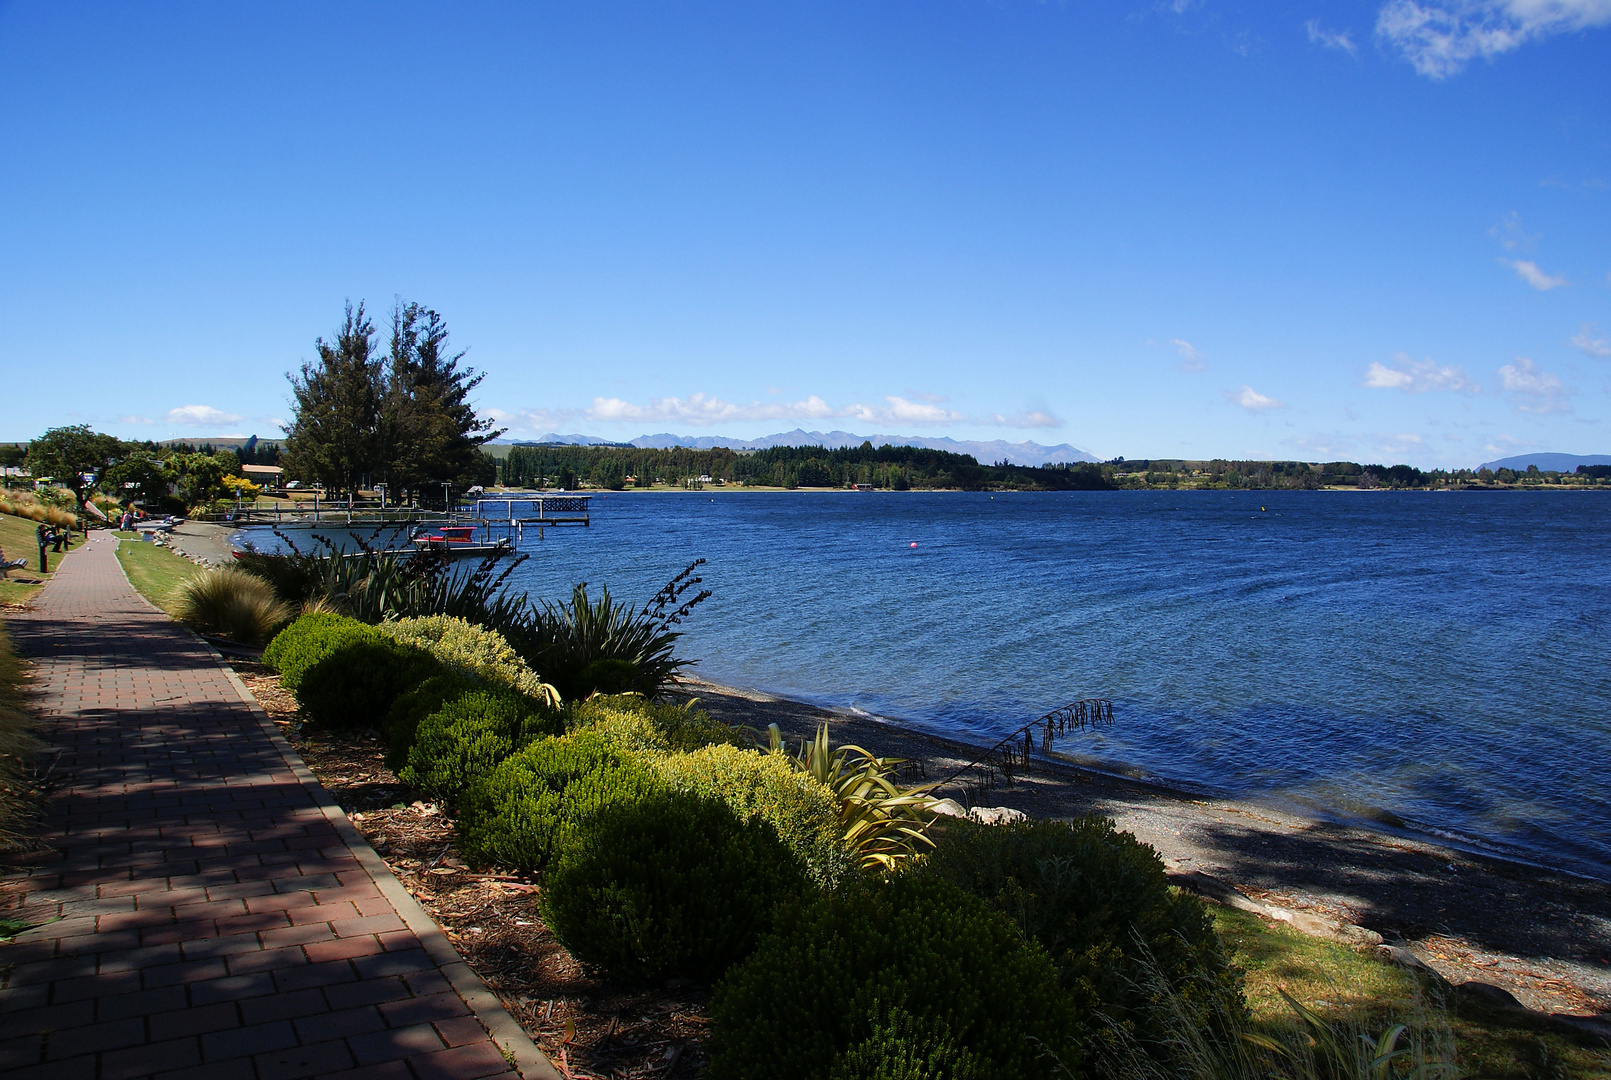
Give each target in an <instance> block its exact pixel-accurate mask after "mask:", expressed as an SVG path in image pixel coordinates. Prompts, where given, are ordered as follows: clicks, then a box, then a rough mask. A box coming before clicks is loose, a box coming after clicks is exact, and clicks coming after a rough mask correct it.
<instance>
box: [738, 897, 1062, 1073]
mask: <svg viewBox="0 0 1611 1080" xmlns="http://www.w3.org/2000/svg"><path fill="white" fill-rule="evenodd" d="M1076 1017H1077V1014H1076V1012H1075V1009H1074V1005H1073V1002H1072V1001H1071V1000H1070V999H1069V997H1068V994H1067V993H1066V992H1065V991H1063V990H1062V989H1061V988H1060V987H1059V986H1058V985H1057V973H1056V971H1055V969H1054V968H1053V967H1052V963H1051V960H1050V958H1049V957H1047V956H1046V953H1045V951H1044V950H1043V949H1041V947H1040V946H1039V945H1037V944H1035V943H1034V942H1032V941H1031V942H1026V941H1025V940H1024V939H1023V937H1022V936H1020V935H1019V933H1018V931H1017V929H1016V928H1015V927H1014V926H1013V925H1012V923H1011V921H1009V920H1008V919H1007V918H1005V917H1004V916H1002V915H1001V914H1000V913H999V912H996V911H992V910H990V908H989V907H987V906H986V905H985V903H984V902H983V901H982V900H980V899H978V898H977V897H975V896H971V895H969V894H968V893H965V892H963V891H962V890H961V889H959V888H957V887H956V886H954V885H952V884H950V883H949V882H946V881H942V880H939V879H937V878H933V877H923V876H918V875H915V874H910V873H905V874H895V875H891V876H889V877H885V878H872V879H867V880H865V881H863V882H858V883H857V884H855V885H853V886H851V887H847V888H844V889H839V890H837V891H835V892H832V893H829V894H827V895H825V896H823V897H821V898H819V899H817V900H815V901H814V902H812V903H810V904H807V905H804V906H803V907H800V908H796V909H793V910H791V911H790V912H788V914H786V915H785V916H783V917H782V918H780V919H779V921H778V925H777V927H776V928H775V929H774V931H773V933H772V934H771V935H770V936H768V937H767V938H765V939H764V940H763V941H762V942H761V944H760V946H759V947H758V948H757V949H756V950H755V954H754V955H753V956H751V957H750V958H749V959H748V960H746V961H744V962H743V963H742V964H739V965H738V966H736V967H734V968H733V969H732V970H731V971H729V972H728V973H727V976H726V977H725V978H724V979H723V980H722V981H721V982H720V983H718V984H717V986H716V992H715V995H714V997H713V999H712V1001H711V1032H710V1049H711V1063H710V1072H709V1076H710V1077H711V1080H748V1078H750V1077H758V1076H765V1077H769V1078H775V1080H807V1078H809V1080H826V1078H828V1077H836V1078H837V1077H844V1078H846V1080H848V1078H850V1077H856V1078H858V1080H859V1078H863V1077H869V1078H870V1077H878V1076H881V1075H889V1076H898V1077H901V1078H902V1080H906V1078H908V1077H922V1076H925V1075H933V1076H935V1077H943V1076H949V1077H958V1078H960V1077H967V1078H969V1080H1021V1078H1031V1077H1051V1076H1053V1075H1056V1070H1057V1066H1056V1062H1055V1061H1054V1060H1053V1058H1052V1057H1051V1056H1050V1055H1055V1056H1056V1058H1057V1059H1060V1060H1061V1062H1062V1064H1063V1065H1065V1066H1068V1067H1073V1066H1075V1065H1076V1064H1077V1061H1078V1058H1079V1044H1080V1040H1081V1036H1082V1035H1083V1028H1082V1026H1081V1025H1080V1023H1079V1022H1078V1020H1077V1018H1076ZM1043 1051H1049V1052H1050V1054H1049V1055H1047V1054H1043ZM947 1054H949V1055H953V1060H955V1062H956V1063H957V1065H959V1066H961V1067H962V1068H959V1069H957V1070H956V1071H953V1072H950V1073H947V1072H945V1071H944V1069H945V1068H946V1066H945V1065H944V1064H943V1063H942V1061H943V1058H944V1057H945V1055H947ZM903 1057H904V1058H905V1060H906V1063H907V1066H908V1067H907V1068H906V1069H905V1071H886V1072H883V1073H881V1072H880V1071H879V1070H880V1068H881V1067H886V1066H888V1067H893V1066H896V1065H898V1064H900V1062H901V1059H902V1058H903ZM914 1063H923V1064H914ZM924 1064H926V1065H927V1066H928V1072H927V1073H925V1072H924V1071H923V1065H924Z"/></svg>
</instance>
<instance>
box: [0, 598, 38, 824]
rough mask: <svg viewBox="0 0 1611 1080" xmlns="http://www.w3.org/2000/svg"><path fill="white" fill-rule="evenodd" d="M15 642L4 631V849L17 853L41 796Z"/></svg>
mask: <svg viewBox="0 0 1611 1080" xmlns="http://www.w3.org/2000/svg"><path fill="white" fill-rule="evenodd" d="M25 674H26V673H25V671H24V669H23V663H22V660H21V658H19V657H18V656H17V652H16V649H15V648H13V647H12V644H11V638H10V637H9V636H7V634H6V632H5V630H4V628H0V849H3V850H15V849H16V848H19V847H22V846H24V845H25V844H26V843H27V840H28V827H29V825H30V824H31V823H32V821H33V814H34V806H35V803H36V801H37V798H38V793H37V791H36V789H35V786H34V783H33V776H34V767H33V766H34V757H35V755H37V754H38V752H39V740H38V739H36V738H34V733H33V727H34V720H33V716H32V715H31V714H30V713H29V712H28V709H27V708H26V703H25V702H24V700H23V678H24V676H25Z"/></svg>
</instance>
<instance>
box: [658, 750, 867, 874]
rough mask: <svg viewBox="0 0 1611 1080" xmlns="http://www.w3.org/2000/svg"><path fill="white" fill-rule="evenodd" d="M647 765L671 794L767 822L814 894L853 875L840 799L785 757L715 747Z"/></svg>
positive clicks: (663, 757) (662, 756)
mask: <svg viewBox="0 0 1611 1080" xmlns="http://www.w3.org/2000/svg"><path fill="white" fill-rule="evenodd" d="M650 761H651V762H652V764H653V765H654V767H655V769H656V770H657V771H658V772H659V773H660V775H661V776H662V777H663V778H664V779H665V781H666V783H667V784H668V785H669V786H670V787H672V788H673V789H675V790H677V791H684V792H688V793H689V794H693V795H703V796H706V797H708V798H716V799H721V800H722V801H723V802H725V803H726V804H727V805H728V806H730V807H732V809H733V812H734V813H736V814H737V815H738V816H739V817H740V818H744V819H749V818H759V819H761V820H762V821H765V822H766V823H767V824H768V825H770V826H771V827H772V828H773V829H774V830H775V831H776V832H777V834H778V838H779V839H781V840H782V841H783V843H784V844H785V845H787V846H788V848H789V850H790V851H792V852H794V854H795V857H796V858H798V859H799V860H800V862H801V864H802V865H804V867H805V868H806V873H807V874H808V875H809V876H810V878H811V881H812V883H813V884H814V885H816V886H817V887H818V888H820V889H830V888H833V887H834V886H836V885H837V884H838V883H840V882H841V881H843V880H844V879H845V878H846V877H848V876H849V875H850V874H851V873H852V871H854V870H855V867H856V864H855V859H854V858H853V857H852V856H851V853H850V849H849V848H848V847H847V846H846V845H845V843H844V842H843V840H842V838H841V837H842V834H843V828H842V827H841V826H840V824H839V801H838V799H836V798H835V797H834V794H833V792H831V791H829V790H828V788H827V787H826V786H825V785H823V784H821V783H819V782H818V781H816V780H814V779H812V778H811V777H810V776H808V775H806V774H805V773H803V772H801V771H800V770H799V769H797V768H795V767H794V765H793V763H792V762H791V761H790V760H789V759H788V758H786V757H784V756H783V755H781V754H762V753H759V752H757V751H755V750H740V749H739V748H738V747H736V746H728V745H723V744H718V745H714V746H706V747H701V748H700V749H698V750H695V751H693V752H691V753H687V754H665V755H660V756H657V757H652V758H651V759H650Z"/></svg>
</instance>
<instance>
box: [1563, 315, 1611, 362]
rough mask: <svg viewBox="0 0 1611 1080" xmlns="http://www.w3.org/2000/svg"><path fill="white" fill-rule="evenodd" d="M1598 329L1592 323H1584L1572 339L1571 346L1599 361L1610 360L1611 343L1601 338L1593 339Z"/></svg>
mask: <svg viewBox="0 0 1611 1080" xmlns="http://www.w3.org/2000/svg"><path fill="white" fill-rule="evenodd" d="M1599 332H1600V328H1599V327H1598V326H1595V325H1594V324H1593V323H1584V324H1583V325H1582V326H1581V327H1580V328H1579V329H1578V332H1577V334H1576V335H1574V336H1573V338H1572V346H1573V347H1574V348H1577V349H1581V350H1583V352H1584V353H1586V354H1588V355H1589V356H1592V357H1595V358H1596V359H1599V360H1606V359H1611V341H1608V340H1607V339H1605V338H1603V337H1595V336H1594V335H1596V334H1598V333H1599Z"/></svg>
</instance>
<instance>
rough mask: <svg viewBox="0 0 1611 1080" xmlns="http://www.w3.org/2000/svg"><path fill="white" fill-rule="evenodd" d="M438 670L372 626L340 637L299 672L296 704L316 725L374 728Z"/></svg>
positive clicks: (424, 657)
mask: <svg viewBox="0 0 1611 1080" xmlns="http://www.w3.org/2000/svg"><path fill="white" fill-rule="evenodd" d="M440 673H441V667H440V665H438V664H437V662H436V661H435V660H434V659H432V658H431V656H430V654H429V653H423V652H420V651H419V650H418V649H413V648H410V647H409V646H407V645H403V644H400V643H398V642H396V641H393V640H391V639H390V638H388V637H386V636H385V635H384V634H381V633H378V632H376V631H375V629H374V628H373V627H368V626H366V627H363V629H362V632H348V633H344V634H343V635H342V636H341V637H340V640H339V642H338V643H337V644H335V646H334V647H333V648H331V649H329V651H327V652H326V653H325V654H324V655H323V656H321V657H320V658H319V659H318V660H316V661H314V662H313V663H312V664H310V665H308V666H307V667H306V668H305V669H303V671H302V677H301V679H300V681H299V682H298V683H297V687H296V699H297V702H298V703H299V704H300V705H301V706H302V708H303V709H304V710H306V712H307V714H308V716H309V717H310V718H311V719H312V720H313V721H314V722H316V723H318V724H322V725H324V726H325V727H331V728H361V727H375V728H378V727H380V726H381V725H382V724H384V723H385V722H386V718H387V716H388V714H389V713H390V712H391V707H392V703H393V702H394V701H396V700H397V697H398V695H399V694H401V693H403V692H404V691H406V690H410V689H412V688H413V687H415V686H418V685H419V684H420V683H422V682H424V681H425V680H426V679H428V678H430V677H431V676H432V675H437V674H440Z"/></svg>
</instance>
